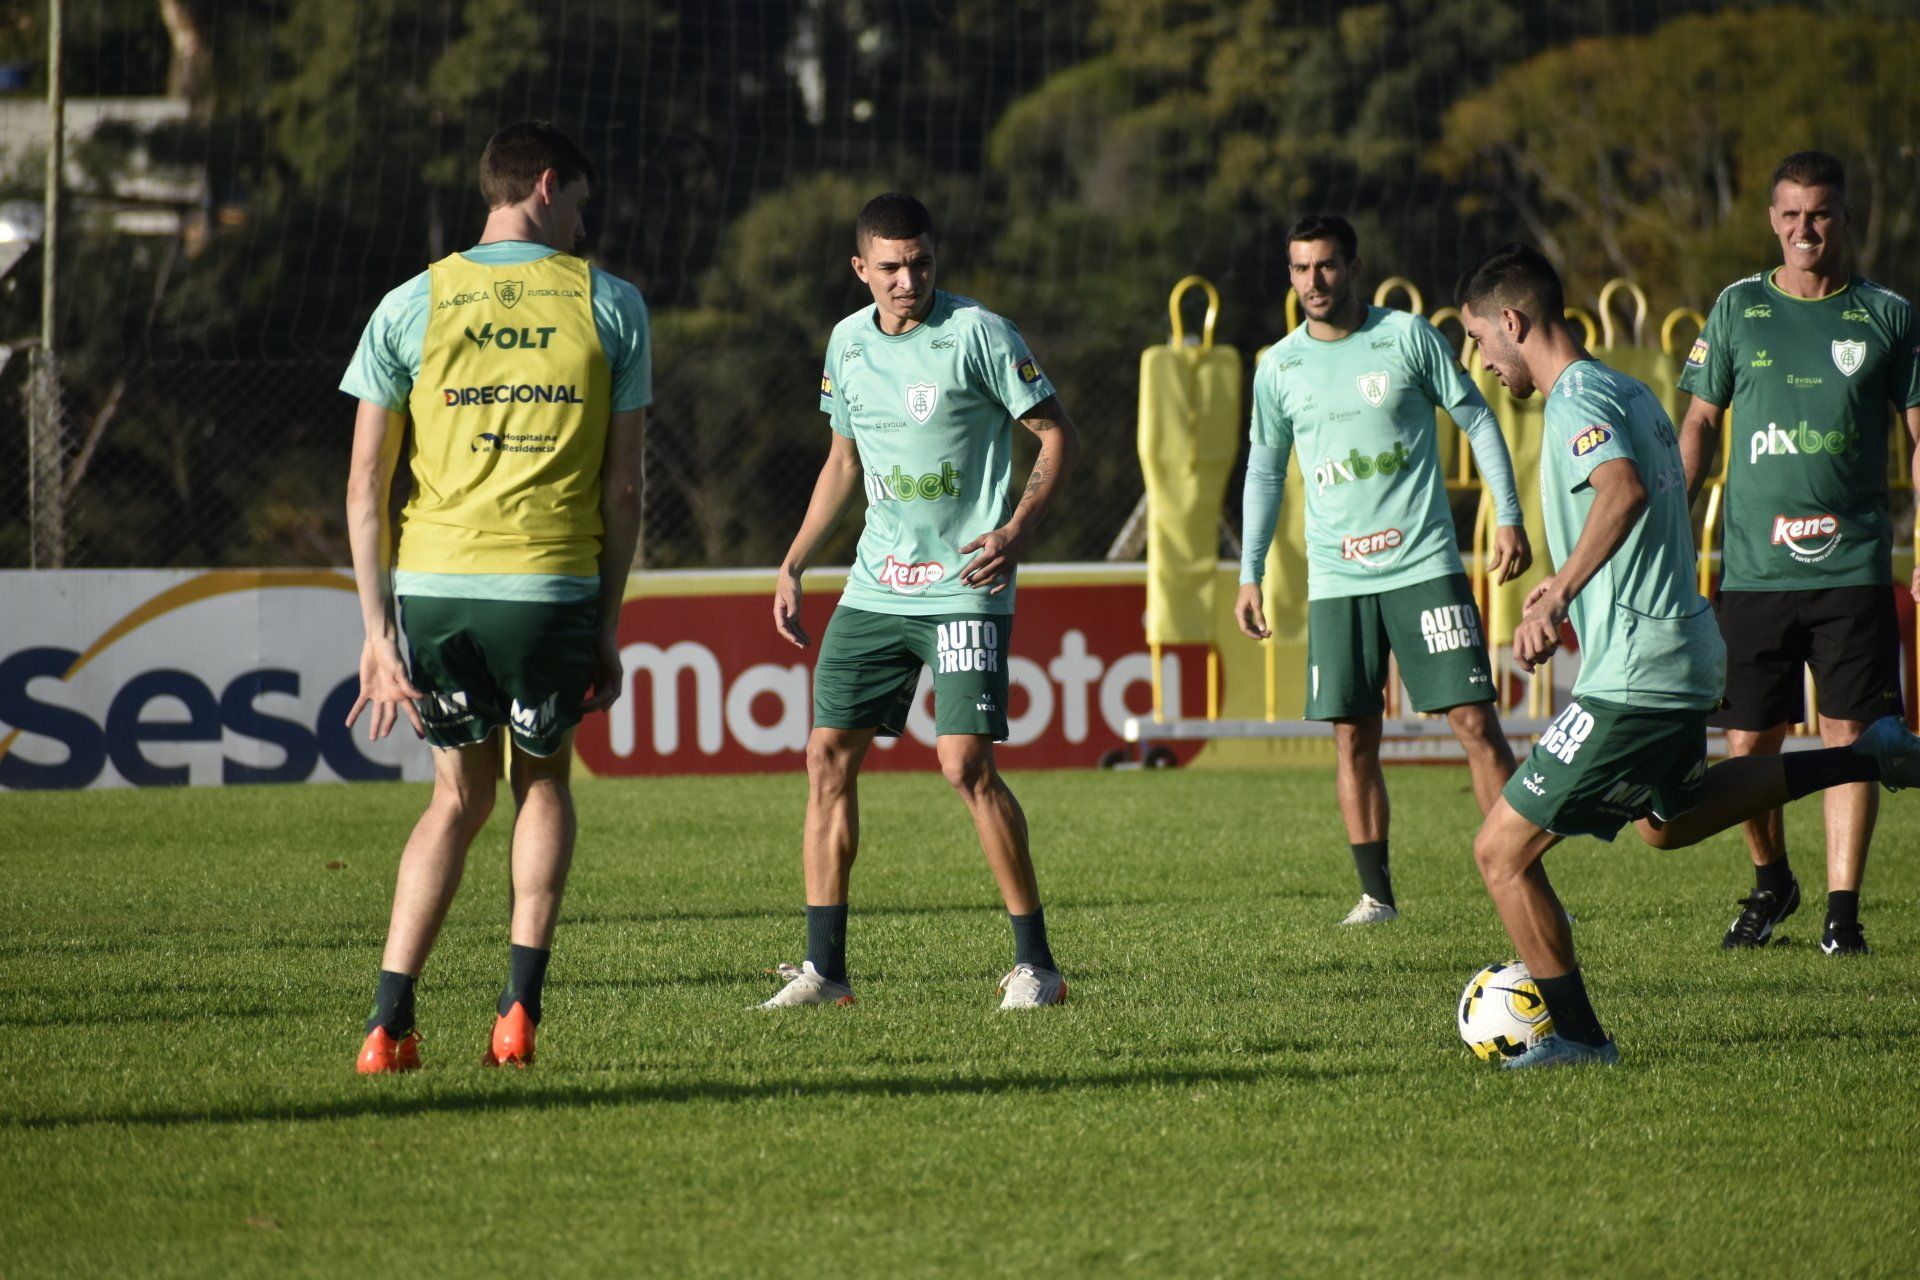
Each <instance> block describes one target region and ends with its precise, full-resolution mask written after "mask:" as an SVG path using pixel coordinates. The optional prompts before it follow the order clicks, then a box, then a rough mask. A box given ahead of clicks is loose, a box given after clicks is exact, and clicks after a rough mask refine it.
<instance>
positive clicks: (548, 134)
mask: <svg viewBox="0 0 1920 1280" xmlns="http://www.w3.org/2000/svg"><path fill="white" fill-rule="evenodd" d="M549 169H551V170H553V175H554V177H556V178H558V179H559V180H560V185H561V186H563V187H564V186H566V185H567V184H568V183H570V182H572V181H573V180H574V179H575V178H585V179H586V180H587V185H588V186H589V187H591V186H593V185H594V184H595V183H596V182H597V181H598V176H597V175H596V174H595V173H594V169H593V161H591V160H589V159H587V153H586V152H584V151H582V150H581V149H580V148H579V147H578V146H576V145H575V144H574V141H573V139H572V138H569V137H568V136H567V135H566V134H564V133H562V132H560V131H559V130H558V129H556V128H554V127H553V126H552V125H550V124H548V123H547V122H546V121H545V120H522V121H520V122H519V123H518V124H510V125H508V126H507V127H506V128H504V129H502V130H501V131H500V132H498V133H496V134H494V135H493V136H492V137H491V138H488V139H487V149H486V150H485V151H482V152H481V153H480V194H481V195H483V196H485V197H486V200H487V208H489V209H498V208H501V207H502V206H505V205H510V204H519V203H520V202H521V201H522V200H525V199H526V198H527V197H528V196H530V195H532V194H533V188H534V184H535V183H537V182H539V181H540V175H541V174H543V173H545V172H546V171H547V170H549Z"/></svg>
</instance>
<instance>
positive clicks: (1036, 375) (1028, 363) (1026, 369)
mask: <svg viewBox="0 0 1920 1280" xmlns="http://www.w3.org/2000/svg"><path fill="white" fill-rule="evenodd" d="M1013 371H1014V372H1015V373H1017V374H1019V375H1020V381H1022V382H1024V383H1027V384H1028V385H1032V384H1033V383H1036V382H1038V381H1040V366H1039V365H1037V364H1035V363H1034V362H1033V357H1032V356H1024V357H1022V358H1021V359H1019V360H1016V361H1014V364H1013Z"/></svg>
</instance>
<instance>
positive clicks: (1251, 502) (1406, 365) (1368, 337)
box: [1240, 307, 1520, 600]
mask: <svg viewBox="0 0 1920 1280" xmlns="http://www.w3.org/2000/svg"><path fill="white" fill-rule="evenodd" d="M1436 407H1438V408H1442V409H1445V410H1446V411H1447V413H1448V415H1449V416H1451V417H1452V418H1453V420H1454V421H1455V422H1456V423H1458V424H1459V425H1460V428H1461V429H1462V430H1463V431H1465V432H1466V435H1467V441H1468V443H1469V444H1470V445H1472V447H1473V456H1474V460H1475V461H1476V462H1477V463H1478V464H1479V466H1480V473H1481V475H1482V476H1484V477H1485V478H1486V483H1487V487H1488V488H1489V489H1490V490H1491V491H1492V493H1493V498H1494V506H1495V511H1496V515H1497V519H1498V521H1499V523H1500V524H1503V525H1517V524H1519V523H1520V497H1519V494H1518V493H1517V492H1516V491H1515V489H1514V483H1513V464H1512V461H1511V459H1510V458H1509V457H1508V454H1507V445H1506V441H1505V440H1504V439H1502V438H1501V435H1500V424H1499V423H1498V422H1497V421H1496V420H1495V418H1494V416H1493V411H1492V410H1491V409H1489V408H1488V407H1487V402H1486V400H1485V399H1484V398H1482V397H1481V395H1480V391H1479V389H1478V388H1476V387H1475V386H1474V385H1473V383H1472V381H1471V380H1470V379H1468V377H1467V375H1466V374H1465V373H1463V372H1462V371H1461V369H1460V366H1459V365H1458V364H1457V363H1455V361H1454V358H1453V349H1452V348H1451V347H1449V346H1448V345H1447V340H1446V339H1445V338H1443V337H1441V336H1440V331H1439V330H1437V329H1435V328H1434V327H1433V326H1432V325H1431V324H1429V323H1428V322H1427V321H1426V320H1424V319H1422V318H1421V317H1419V316H1416V315H1412V314H1410V313H1408V312H1404V311H1392V310H1389V309H1388V308H1386V307H1368V308H1367V315H1366V319H1365V320H1364V321H1362V322H1361V325H1360V327H1359V328H1358V329H1355V330H1354V331H1353V332H1352V333H1350V334H1348V335H1347V336H1346V337H1344V338H1340V339H1338V340H1336V341H1332V342H1323V341H1321V340H1319V339H1317V338H1314V337H1312V336H1311V335H1310V334H1308V332H1307V326H1306V325H1301V326H1300V327H1299V328H1298V329H1295V330H1294V331H1293V332H1292V333H1290V334H1288V335H1287V336H1286V337H1284V338H1282V339H1281V340H1280V341H1279V342H1276V343H1274V344H1273V346H1271V347H1269V348H1268V349H1267V353H1266V354H1265V355H1264V356H1262V357H1261V358H1260V364H1259V367H1258V368H1257V369H1256V370H1255V371H1254V375H1253V427H1252V441H1253V450H1252V454H1251V456H1250V458H1249V461H1248V466H1247V484H1246V490H1245V506H1244V509H1243V512H1242V521H1241V531H1240V536H1241V540H1242V542H1241V545H1242V558H1241V566H1240V581H1241V582H1243V583H1247V582H1259V581H1260V580H1261V578H1262V577H1263V576H1264V574H1265V571H1266V562H1267V548H1268V547H1269V546H1270V545H1272V542H1273V529H1274V522H1275V518H1276V517H1277V516H1278V515H1279V512H1280V494H1281V491H1282V486H1283V485H1284V484H1285V482H1286V475H1287V462H1286V455H1287V450H1288V449H1289V448H1292V449H1293V450H1294V452H1295V453H1297V454H1298V455H1299V457H1300V463H1301V466H1302V467H1303V468H1305V471H1306V474H1305V475H1303V477H1302V479H1304V480H1305V481H1306V482H1307V483H1306V491H1307V513H1306V540H1307V595H1308V597H1309V598H1311V599H1314V600H1324V599H1328V598H1336V597H1341V596H1357V595H1372V594H1375V593H1377V592H1383V591H1393V590H1396V589H1398V588H1400V587H1408V586H1412V585H1414V584H1415V583H1419V582H1426V581H1428V580H1430V579H1433V578H1442V577H1446V576H1448V575H1450V574H1456V573H1461V572H1463V569H1462V566H1461V564H1460V549H1459V539H1458V538H1457V537H1456V536H1455V533H1454V527H1453V510H1452V507H1451V506H1450V504H1449V503H1448V501H1447V486H1446V482H1445V479H1444V478H1443V477H1442V476H1441V474H1440V465H1439V461H1438V452H1437V448H1436V444H1435V436H1434V427H1435V424H1434V419H1433V411H1434V409H1435V408H1436Z"/></svg>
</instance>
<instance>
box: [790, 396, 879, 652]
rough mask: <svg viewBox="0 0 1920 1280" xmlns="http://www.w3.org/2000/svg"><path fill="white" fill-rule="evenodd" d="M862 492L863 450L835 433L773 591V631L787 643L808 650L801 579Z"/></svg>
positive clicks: (850, 438)
mask: <svg viewBox="0 0 1920 1280" xmlns="http://www.w3.org/2000/svg"><path fill="white" fill-rule="evenodd" d="M859 490H860V450H859V449H858V448H857V447H856V446H855V445H854V443H853V437H851V436H843V435H840V434H838V433H835V435H834V437H833V451H832V452H831V453H829V454H827V460H826V463H825V464H824V465H823V466H821V468H820V475H819V477H818V478H817V479H816V480H814V482H813V497H812V498H810V499H808V501H807V515H806V519H804V520H802V521H801V522H800V532H799V533H796V534H794V535H793V545H792V546H790V547H788V548H787V556H786V559H784V560H782V561H781V562H780V577H779V580H778V581H777V582H776V583H775V584H774V588H773V629H774V630H775V631H778V632H779V633H780V634H781V635H783V636H785V637H786V638H787V641H788V643H790V644H793V645H795V646H797V647H799V648H802V649H804V648H806V647H807V645H808V644H810V643H811V641H809V640H808V638H807V633H806V629H805V628H803V627H802V626H801V625H800V575H801V574H803V573H805V572H806V571H807V568H808V566H810V565H811V564H812V563H813V556H814V553H815V552H816V551H818V550H819V549H820V544H821V543H822V542H825V541H826V540H827V536H828V535H829V534H831V533H832V532H833V531H834V530H835V529H836V528H838V527H839V524H840V521H841V518H842V517H844V516H845V515H846V514H847V507H848V506H849V505H851V504H852V502H853V495H854V494H856V493H858V492H859Z"/></svg>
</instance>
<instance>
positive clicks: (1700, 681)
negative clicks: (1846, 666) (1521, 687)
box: [1540, 359, 1727, 711]
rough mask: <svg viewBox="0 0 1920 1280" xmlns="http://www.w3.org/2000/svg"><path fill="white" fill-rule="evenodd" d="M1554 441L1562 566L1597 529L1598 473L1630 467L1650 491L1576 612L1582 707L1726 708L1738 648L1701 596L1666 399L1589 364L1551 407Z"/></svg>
mask: <svg viewBox="0 0 1920 1280" xmlns="http://www.w3.org/2000/svg"><path fill="white" fill-rule="evenodd" d="M1545 431H1546V438H1545V439H1543V440H1542V441H1541V442H1540V507H1541V510H1542V512H1543V513H1544V514H1545V516H1546V521H1547V545H1548V546H1549V547H1550V548H1551V549H1552V551H1553V561H1554V564H1555V565H1563V564H1565V563H1566V561H1567V557H1568V556H1569V555H1570V554H1572V552H1573V547H1574V544H1575V543H1577V542H1578V541H1579V540H1580V531H1581V529H1583V528H1584V527H1585V526H1586V522H1587V513H1588V512H1589V511H1591V510H1592V508H1593V485H1592V483H1591V477H1592V475H1593V470H1594V468H1595V467H1598V466H1599V465H1600V464H1601V463H1603V462H1610V461H1612V460H1613V459H1615V458H1624V459H1626V460H1627V461H1628V462H1631V463H1632V464H1633V467H1634V470H1636V471H1638V472H1639V473H1640V483H1641V484H1642V485H1644V486H1646V490H1647V506H1646V510H1645V511H1643V512H1642V513H1641V514H1640V518H1639V519H1638V520H1636V521H1634V524H1633V528H1632V529H1631V530H1630V531H1629V532H1628V533H1627V537H1626V541H1624V542H1622V543H1621V544H1620V547H1619V549H1618V550H1616V551H1615V552H1614V553H1613V555H1612V556H1611V557H1609V558H1608V560H1607V562H1606V563H1605V564H1603V565H1601V566H1600V570H1599V572H1597V573H1595V574H1594V575H1593V579H1592V580H1591V581H1590V582H1588V583H1587V585H1586V587H1585V588H1584V589H1582V591H1581V592H1580V594H1579V595H1577V596H1575V597H1574V599H1573V603H1572V605H1571V606H1570V607H1569V609H1568V613H1569V615H1570V620H1571V621H1572V623H1573V631H1574V634H1575V635H1576V636H1578V637H1579V639H1580V675H1579V678H1578V679H1576V680H1575V681H1574V685H1573V696H1574V697H1575V698H1598V699H1600V700H1601V701H1603V702H1611V703H1614V704H1616V705H1619V706H1628V707H1636V708H1640V709H1643V710H1650V711H1658V710H1672V709H1679V708H1691V709H1695V710H1713V709H1715V708H1717V707H1719V705H1720V698H1721V695H1722V693H1723V692H1724V691H1725V688H1726V674H1727V648H1726V644H1725V642H1723V641H1722V640H1721V638H1720V627H1719V625H1718V624H1717V623H1716V622H1715V621H1714V617H1713V612H1712V607H1711V606H1710V605H1709V604H1708V603H1707V601H1706V599H1705V598H1704V597H1702V596H1701V595H1700V593H1699V591H1697V590H1695V588H1694V559H1693V521H1692V517H1691V516H1690V515H1689V513H1688V504H1687V473H1686V468H1685V467H1684V466H1682V465H1681V462H1680V445H1679V442H1678V439H1677V438H1676V437H1675V435H1674V431H1673V421H1672V419H1670V418H1668V417H1667V411H1666V409H1664V408H1663V407H1661V404H1660V398H1659V397H1658V396H1656V395H1654V394H1653V392H1652V391H1651V390H1650V389H1649V388H1648V387H1647V385H1646V384H1645V383H1644V382H1639V381H1637V380H1635V379H1633V378H1629V377H1628V376H1627V375H1626V374H1624V373H1618V372H1616V371H1614V370H1612V369H1609V368H1607V366H1605V365H1603V364H1601V363H1600V362H1599V361H1598V360H1591V359H1589V360H1578V361H1575V362H1574V363H1573V364H1570V365H1568V366H1567V367H1566V369H1565V370H1564V371H1563V372H1562V373H1561V374H1560V377H1559V379H1558V380H1557V381H1556V382H1555V383H1554V384H1553V390H1552V391H1551V392H1550V393H1549V394H1548V396H1547V411H1546V426H1545Z"/></svg>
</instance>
